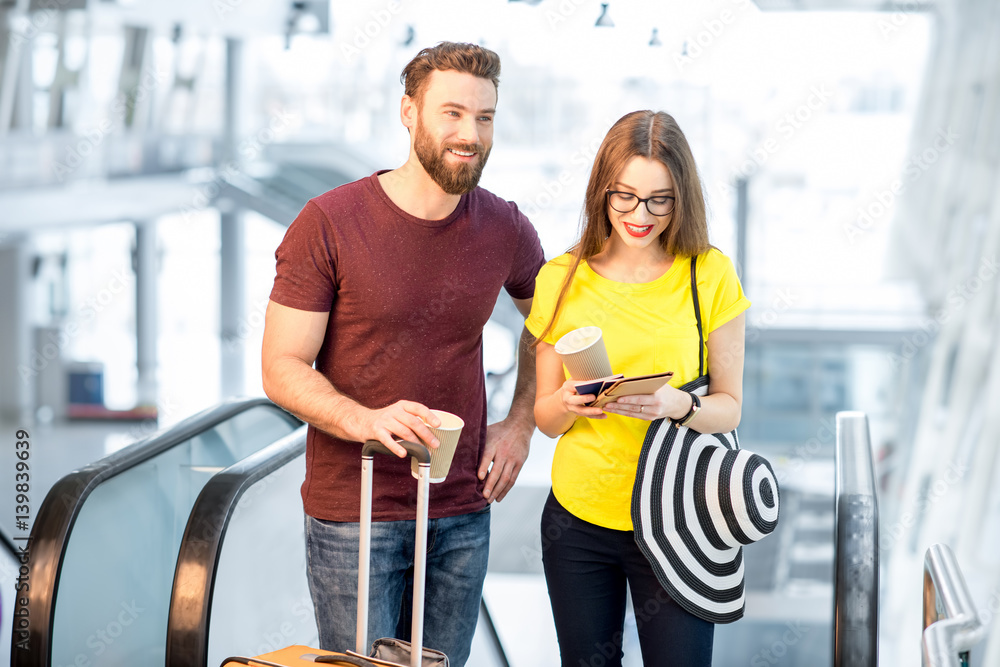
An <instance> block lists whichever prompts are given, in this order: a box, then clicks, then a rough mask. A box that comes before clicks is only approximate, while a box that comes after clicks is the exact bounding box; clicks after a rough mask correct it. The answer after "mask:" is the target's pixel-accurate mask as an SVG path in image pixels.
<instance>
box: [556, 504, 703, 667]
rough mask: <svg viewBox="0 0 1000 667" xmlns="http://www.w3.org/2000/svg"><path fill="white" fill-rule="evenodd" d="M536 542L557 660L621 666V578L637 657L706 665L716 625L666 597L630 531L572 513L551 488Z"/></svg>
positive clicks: (568, 665) (678, 666)
mask: <svg viewBox="0 0 1000 667" xmlns="http://www.w3.org/2000/svg"><path fill="white" fill-rule="evenodd" d="M542 547H543V548H542V565H543V567H544V569H545V583H546V584H547V585H548V589H549V600H550V601H551V603H552V616H553V618H554V619H555V624H556V636H557V637H558V639H559V654H560V656H561V658H562V664H563V667H621V664H622V639H623V637H624V623H625V590H626V582H627V583H628V588H629V589H630V590H631V591H632V607H633V608H634V609H635V620H636V626H637V628H638V630H639V648H640V650H641V651H642V663H643V664H644V665H670V666H671V667H711V664H712V642H713V638H714V634H715V625H714V624H713V623H710V622H708V621H704V620H702V619H700V618H698V617H697V616H694V615H693V614H690V613H689V612H687V611H686V610H685V609H683V608H682V607H680V606H679V605H678V604H677V603H676V602H674V601H673V599H671V597H670V596H669V595H668V594H667V592H666V591H665V590H664V589H663V587H662V586H661V585H660V582H659V581H658V580H657V578H656V574H655V573H654V572H653V568H652V567H650V565H649V561H647V560H646V557H645V555H643V553H642V551H640V550H639V547H638V545H637V544H636V543H635V538H634V537H633V535H632V531H630V530H612V529H610V528H604V527H602V526H596V525H594V524H592V523H588V522H586V521H584V520H582V519H580V518H578V517H575V516H573V515H572V514H570V513H569V512H568V511H567V510H566V509H565V508H564V507H563V506H562V505H560V504H559V501H558V500H556V497H555V496H554V495H553V494H552V492H549V497H548V499H547V500H546V501H545V508H544V509H543V510H542Z"/></svg>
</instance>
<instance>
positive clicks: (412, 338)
mask: <svg viewBox="0 0 1000 667" xmlns="http://www.w3.org/2000/svg"><path fill="white" fill-rule="evenodd" d="M378 173H381V172H378ZM378 173H376V174H373V175H371V176H370V177H368V178H364V179H361V180H359V181H355V182H354V183H348V184H347V185H343V186H341V187H339V188H335V189H333V190H331V191H329V192H327V193H326V194H323V195H320V196H319V197H315V198H314V199H311V200H310V201H309V202H308V203H307V204H306V206H305V208H303V209H302V212H301V213H299V215H298V217H297V218H296V219H295V221H294V222H293V223H292V224H291V225H290V226H289V228H288V232H287V233H286V234H285V238H284V240H283V241H282V242H281V245H279V246H278V249H277V251H276V252H275V258H276V259H277V277H276V278H275V280H274V288H273V289H272V290H271V299H272V300H273V301H275V302H277V303H280V304H281V305H283V306H288V307H290V308H297V309H299V310H309V311H317V312H327V311H328V312H329V313H330V321H329V325H328V327H327V331H326V338H325V340H324V342H323V346H322V347H321V348H320V351H319V354H318V355H317V358H316V369H317V370H318V371H319V372H320V373H322V374H323V375H325V376H326V377H327V378H329V380H330V382H331V383H332V384H333V386H334V387H336V388H337V390H338V391H340V392H341V393H343V394H345V395H346V396H349V397H350V398H352V399H354V400H355V401H357V402H358V403H360V404H361V405H364V406H366V407H369V408H382V407H385V406H387V405H390V404H392V403H394V402H396V401H398V400H402V399H406V400H411V401H417V402H420V403H423V404H424V405H426V406H427V407H429V408H432V409H439V410H446V411H448V412H452V413H455V414H457V415H458V416H460V417H461V418H462V419H463V420H464V421H465V428H464V429H462V437H461V439H460V440H459V444H458V449H457V450H456V452H455V458H454V460H453V461H452V465H451V471H450V472H449V473H448V478H447V479H446V480H445V481H444V482H441V483H440V484H431V495H430V500H431V502H430V516H431V518H440V517H445V516H455V515H458V514H465V513H468V512H474V511H477V510H480V509H482V508H484V507H485V506H486V500H485V499H484V498H483V496H482V490H483V483H482V482H481V481H479V479H478V477H477V475H476V471H477V469H478V466H479V461H480V458H481V457H482V452H483V446H484V445H485V442H486V389H485V383H484V377H483V355H482V346H483V326H484V325H485V324H486V321H487V320H488V319H489V317H490V314H491V313H492V312H493V306H494V304H495V303H496V300H497V296H499V294H500V289H501V288H505V289H506V290H507V292H508V293H509V294H510V295H511V296H512V297H513V298H515V299H527V298H530V297H531V296H532V295H533V294H534V289H535V275H536V274H537V273H538V269H539V268H540V267H541V266H542V264H544V262H545V260H544V257H543V254H542V248H541V245H540V244H539V242H538V234H537V233H536V232H535V229H534V227H532V225H531V223H530V222H529V221H528V219H527V218H526V217H525V216H524V215H523V214H522V213H521V212H520V211H518V209H517V206H516V205H514V204H513V203H511V202H507V201H504V200H502V199H500V198H499V197H497V196H495V195H493V194H491V193H490V192H487V191H486V190H484V189H482V188H476V189H475V190H473V191H472V192H470V193H467V194H465V195H462V198H461V200H460V201H459V203H458V206H457V207H456V208H455V211H454V212H453V213H452V214H451V215H449V216H448V217H447V218H445V219H443V220H422V219H420V218H416V217H414V216H412V215H409V214H408V213H406V212H404V211H403V210H402V209H400V208H399V207H398V206H396V205H395V204H394V203H392V201H391V200H390V199H389V197H388V196H387V195H386V194H385V191H384V190H383V189H382V186H381V184H380V183H379V181H378V178H377V176H378ZM374 471H375V482H374V498H373V505H372V517H373V518H374V519H375V520H378V521H390V520H400V519H412V518H413V512H414V507H415V506H416V481H415V480H414V479H413V477H412V476H411V475H410V462H409V460H404V459H399V458H396V457H389V456H377V457H376V458H375V463H374ZM360 494H361V444H360V443H355V442H348V441H345V440H340V439H338V438H334V437H332V436H330V435H329V434H327V433H324V432H322V431H319V430H318V429H316V428H314V427H313V426H310V427H309V434H308V438H307V448H306V479H305V482H304V483H303V485H302V500H303V504H304V506H305V511H306V513H307V514H309V515H310V516H313V517H316V518H319V519H326V520H330V521H358V520H359V506H360Z"/></svg>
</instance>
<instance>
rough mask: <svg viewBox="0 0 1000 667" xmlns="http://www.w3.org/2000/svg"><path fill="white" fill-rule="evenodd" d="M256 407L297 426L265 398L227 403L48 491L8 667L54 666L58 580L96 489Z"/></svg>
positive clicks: (33, 542) (33, 536)
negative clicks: (23, 626) (83, 511)
mask: <svg viewBox="0 0 1000 667" xmlns="http://www.w3.org/2000/svg"><path fill="white" fill-rule="evenodd" d="M258 406H270V407H271V408H273V409H274V410H276V411H278V412H280V414H281V415H283V416H284V417H285V418H287V419H288V420H289V421H290V422H291V423H294V424H299V423H301V422H299V420H298V419H296V418H295V417H293V416H292V415H290V414H288V413H287V412H285V411H284V410H281V409H280V408H278V407H277V406H276V405H274V404H273V403H271V401H269V400H267V399H266V398H251V399H236V400H231V401H227V402H225V403H222V404H220V405H217V406H215V407H213V408H209V409H208V410H205V411H203V412H200V413H198V414H196V415H194V416H192V417H189V418H188V419H185V420H184V421H182V422H180V423H178V424H176V425H175V426H173V427H172V428H170V429H169V430H167V431H164V432H162V433H154V434H153V435H152V436H150V437H149V438H146V439H145V440H142V441H140V442H137V443H135V444H132V445H129V446H128V447H125V448H123V449H121V450H119V451H117V452H115V453H113V454H110V455H109V456H106V457H104V458H102V459H100V460H98V461H95V462H94V463H91V464H89V465H86V466H84V467H82V468H80V469H78V470H75V471H73V472H71V473H69V474H68V475H66V476H64V477H63V478H62V479H60V480H59V481H58V482H56V483H55V484H54V485H53V486H52V488H51V489H50V490H49V492H48V494H47V495H46V496H45V500H44V501H42V504H41V506H40V507H39V510H38V515H37V516H36V518H35V522H34V525H33V526H32V529H31V535H30V537H29V538H28V540H29V541H28V544H29V556H28V561H29V586H30V589H29V593H30V594H29V595H28V596H27V597H26V598H24V597H21V596H19V597H18V600H17V602H18V604H17V606H16V607H15V609H14V613H15V616H14V618H15V619H19V618H24V619H26V621H25V622H26V624H27V625H28V627H27V629H26V630H23V629H20V628H18V627H17V625H16V624H15V627H14V629H13V639H12V641H11V657H10V663H11V665H12V667H50V665H51V663H52V635H51V632H52V624H53V620H54V617H55V608H56V591H57V585H58V582H59V575H60V572H61V571H62V566H63V559H64V557H65V555H66V546H67V544H68V542H69V537H70V534H71V532H72V530H73V524H74V523H75V522H76V518H77V516H78V515H79V513H80V509H81V507H82V506H83V503H84V502H85V501H86V499H87V497H88V496H90V494H91V493H92V492H93V491H94V489H96V488H97V487H98V486H99V485H100V484H102V483H103V482H105V481H106V480H108V479H110V478H112V477H114V476H116V475H120V474H121V473H123V472H126V471H127V470H129V469H131V468H134V467H135V466H137V465H140V464H142V463H144V462H145V461H148V460H149V459H152V458H153V457H155V456H158V455H160V454H162V453H163V452H166V451H168V450H169V449H171V448H173V447H176V446H178V445H181V444H183V443H184V442H187V441H188V440H190V439H192V438H194V437H195V436H197V435H199V434H201V433H203V432H205V431H208V430H209V429H212V428H214V427H215V426H218V425H219V424H221V423H222V422H225V421H227V420H229V419H232V418H233V417H235V416H236V415H238V414H240V413H242V412H245V411H247V410H250V409H252V408H255V407H258ZM23 599H27V604H26V605H21V604H20V602H21V600H23ZM19 614H20V615H19ZM22 632H24V633H26V634H21V633H22ZM25 642H26V648H19V647H20V646H25Z"/></svg>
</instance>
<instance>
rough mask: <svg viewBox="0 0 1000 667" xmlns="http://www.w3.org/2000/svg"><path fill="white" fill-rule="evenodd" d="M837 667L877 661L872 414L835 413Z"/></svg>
mask: <svg viewBox="0 0 1000 667" xmlns="http://www.w3.org/2000/svg"><path fill="white" fill-rule="evenodd" d="M834 461H835V467H836V482H835V492H834V495H835V503H836V505H835V506H834V516H835V525H836V534H835V536H834V563H835V565H834V567H835V572H834V628H833V664H834V667H875V666H876V665H877V664H878V492H877V486H876V483H875V468H874V464H873V462H872V451H871V441H870V438H869V435H868V417H867V416H866V415H865V414H864V413H863V412H838V413H837V447H836V453H835V458H834Z"/></svg>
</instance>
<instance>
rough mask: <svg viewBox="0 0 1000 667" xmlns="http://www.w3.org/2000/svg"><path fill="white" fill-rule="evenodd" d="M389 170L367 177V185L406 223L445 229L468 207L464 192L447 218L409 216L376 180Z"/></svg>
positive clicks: (467, 194) (467, 197) (466, 194)
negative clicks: (428, 218) (429, 218)
mask: <svg viewBox="0 0 1000 667" xmlns="http://www.w3.org/2000/svg"><path fill="white" fill-rule="evenodd" d="M388 171H391V170H389V169H380V170H378V171H376V172H375V173H374V174H372V175H371V176H369V177H368V181H369V184H370V185H371V187H372V188H373V189H374V190H375V194H376V195H377V196H378V197H379V198H380V199H381V200H382V201H383V202H384V203H385V204H386V206H388V207H389V208H390V209H391V210H392V211H393V212H394V213H395V214H396V215H397V216H399V217H400V218H402V219H403V220H405V221H407V222H411V223H413V224H415V225H420V226H421V227H445V226H447V225H450V224H451V223H453V222H454V221H455V220H456V219H458V217H459V216H460V215H462V213H464V212H465V208H466V206H467V205H468V200H469V193H468V192H466V193H465V194H463V195H462V196H461V198H460V199H459V200H458V205H457V206H455V210H454V211H452V212H451V213H449V214H448V216H447V217H444V218H441V219H440V220H427V219H425V218H418V217H417V216H415V215H411V214H409V213H407V212H406V211H404V210H403V209H401V208H400V207H399V206H397V205H396V202H394V201H392V199H391V198H390V197H389V195H388V194H387V193H386V191H385V190H384V189H383V188H382V183H381V181H379V180H378V177H379V175H380V174H384V173H386V172H388Z"/></svg>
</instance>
